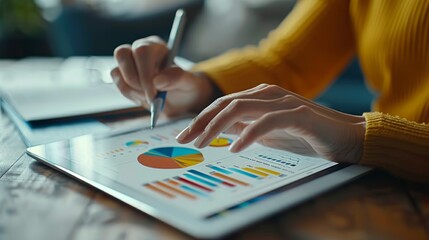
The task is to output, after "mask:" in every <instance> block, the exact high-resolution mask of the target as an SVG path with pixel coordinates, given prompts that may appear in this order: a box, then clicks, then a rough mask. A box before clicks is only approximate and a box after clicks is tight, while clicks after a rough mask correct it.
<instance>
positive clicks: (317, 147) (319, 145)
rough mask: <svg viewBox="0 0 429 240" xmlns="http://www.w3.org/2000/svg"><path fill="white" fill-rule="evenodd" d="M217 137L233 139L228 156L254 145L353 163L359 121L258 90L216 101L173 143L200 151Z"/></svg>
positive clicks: (361, 128) (282, 93)
mask: <svg viewBox="0 0 429 240" xmlns="http://www.w3.org/2000/svg"><path fill="white" fill-rule="evenodd" d="M221 132H226V133H231V134H237V135H239V138H238V139H237V140H236V141H234V143H233V144H232V145H231V147H230V151H231V152H239V151H241V150H243V149H245V148H246V147H248V146H249V145H250V144H252V143H253V142H255V141H257V142H259V143H261V144H263V145H265V146H269V147H273V148H279V149H284V150H288V151H291V152H295V153H298V154H303V155H307V156H318V157H323V158H325V159H329V160H332V161H337V162H349V163H357V162H358V161H359V160H360V158H361V155H362V147H363V140H364V135H365V119H364V117H361V116H353V115H349V114H345V113H341V112H337V111H335V110H332V109H329V108H326V107H323V106H321V105H318V104H316V103H314V102H313V101H310V100H308V99H305V98H304V97H302V96H299V95H297V94H294V93H292V92H290V91H287V90H285V89H283V88H281V87H278V86H275V85H267V84H262V85H259V86H257V87H255V88H252V89H249V90H246V91H243V92H239V93H234V94H231V95H227V96H224V97H221V98H219V99H217V100H216V101H215V102H213V103H212V104H211V105H210V106H208V107H207V108H206V109H204V110H203V111H202V112H201V113H200V114H199V115H198V116H197V117H196V118H195V119H194V120H193V122H192V123H191V124H190V125H189V126H188V127H187V128H186V129H184V130H183V131H182V132H181V133H180V134H179V135H178V136H177V141H178V142H179V143H188V142H191V141H192V140H194V139H196V141H195V143H194V144H195V146H196V147H198V148H202V147H205V146H207V145H208V144H210V142H211V141H212V140H213V139H214V138H215V137H216V136H218V134H220V133H221Z"/></svg>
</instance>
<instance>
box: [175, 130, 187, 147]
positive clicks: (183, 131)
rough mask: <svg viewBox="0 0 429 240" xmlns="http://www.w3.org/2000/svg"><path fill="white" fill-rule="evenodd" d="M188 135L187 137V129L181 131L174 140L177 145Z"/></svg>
mask: <svg viewBox="0 0 429 240" xmlns="http://www.w3.org/2000/svg"><path fill="white" fill-rule="evenodd" d="M188 135H189V127H187V128H185V129H183V130H182V131H181V132H180V133H179V134H177V136H176V140H177V141H178V142H179V143H180V142H183V141H184V140H185V138H186V137H187V136H188Z"/></svg>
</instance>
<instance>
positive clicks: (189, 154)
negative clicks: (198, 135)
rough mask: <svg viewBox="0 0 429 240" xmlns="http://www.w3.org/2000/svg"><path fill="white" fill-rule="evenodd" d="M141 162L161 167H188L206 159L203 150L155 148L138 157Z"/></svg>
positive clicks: (149, 165)
mask: <svg viewBox="0 0 429 240" xmlns="http://www.w3.org/2000/svg"><path fill="white" fill-rule="evenodd" d="M137 160H138V161H139V163H140V164H142V165H144V166H146V167H151V168H159V169H174V168H186V167H190V166H193V165H195V164H198V163H201V162H203V161H204V156H203V154H202V153H201V152H199V151H197V150H195V149H192V148H184V147H162V148H153V149H150V150H149V151H147V152H145V153H143V154H140V155H139V156H138V157H137Z"/></svg>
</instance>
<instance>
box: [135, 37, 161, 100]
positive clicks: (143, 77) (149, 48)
mask: <svg viewBox="0 0 429 240" xmlns="http://www.w3.org/2000/svg"><path fill="white" fill-rule="evenodd" d="M132 49H133V56H134V60H135V62H136V67H137V72H138V74H139V77H140V87H141V89H142V90H143V91H144V93H145V95H146V99H147V102H152V100H153V99H154V98H155V95H156V92H157V91H156V89H155V86H154V83H153V79H154V77H155V75H156V74H158V72H159V71H160V69H161V68H163V67H164V66H163V63H164V61H165V59H166V57H167V56H168V49H167V47H166V46H165V44H164V43H163V41H162V40H161V39H159V38H157V37H149V38H145V39H140V40H137V41H135V42H134V43H133V45H132Z"/></svg>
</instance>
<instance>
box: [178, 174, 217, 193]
mask: <svg viewBox="0 0 429 240" xmlns="http://www.w3.org/2000/svg"><path fill="white" fill-rule="evenodd" d="M176 179H177V180H179V181H182V182H184V183H188V184H190V185H192V186H194V187H197V188H201V189H203V190H206V191H207V192H213V190H212V189H210V188H207V187H204V186H202V185H200V184H198V183H194V182H191V181H189V180H188V179H185V178H182V177H176Z"/></svg>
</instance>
